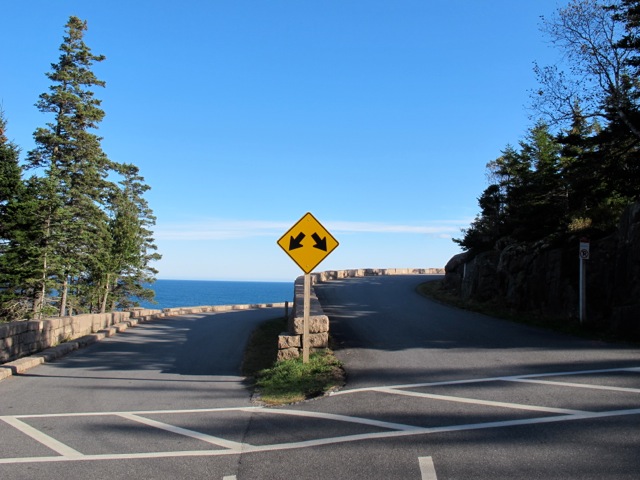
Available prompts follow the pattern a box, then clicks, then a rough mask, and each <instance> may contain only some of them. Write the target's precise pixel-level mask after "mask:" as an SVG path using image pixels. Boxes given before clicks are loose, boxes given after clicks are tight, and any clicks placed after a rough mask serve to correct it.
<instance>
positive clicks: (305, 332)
mask: <svg viewBox="0 0 640 480" xmlns="http://www.w3.org/2000/svg"><path fill="white" fill-rule="evenodd" d="M310 310H311V275H310V274H308V273H305V274H304V319H303V325H302V363H309V312H310Z"/></svg>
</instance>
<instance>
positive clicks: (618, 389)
mask: <svg viewBox="0 0 640 480" xmlns="http://www.w3.org/2000/svg"><path fill="white" fill-rule="evenodd" d="M509 381H510V382H520V383H539V384H542V385H555V386H558V387H572V388H573V387H575V388H589V389H592V390H609V391H612V392H630V393H640V389H638V388H625V387H609V386H606V385H589V384H588V383H571V382H556V381H551V380H535V379H532V378H513V379H511V380H509Z"/></svg>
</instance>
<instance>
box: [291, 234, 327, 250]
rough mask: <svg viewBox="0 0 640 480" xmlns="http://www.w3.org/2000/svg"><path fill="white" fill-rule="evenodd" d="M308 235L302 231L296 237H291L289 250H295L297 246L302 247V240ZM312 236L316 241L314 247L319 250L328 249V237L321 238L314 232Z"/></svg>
mask: <svg viewBox="0 0 640 480" xmlns="http://www.w3.org/2000/svg"><path fill="white" fill-rule="evenodd" d="M305 237H306V235H305V234H304V233H302V232H300V233H299V234H298V236H297V237H296V238H293V235H291V237H289V251H291V250H295V249H296V248H302V247H304V245H302V240H303V239H304V238H305ZM311 238H313V240H314V241H315V242H316V244H315V245H314V246H313V248H317V249H318V250H323V251H325V252H326V251H327V237H324V238H320V235H318V234H317V233H314V234H313V235H311Z"/></svg>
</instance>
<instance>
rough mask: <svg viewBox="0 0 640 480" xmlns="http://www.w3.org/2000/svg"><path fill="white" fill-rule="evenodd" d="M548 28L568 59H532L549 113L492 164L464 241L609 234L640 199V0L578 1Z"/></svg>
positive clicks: (496, 244)
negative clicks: (553, 62)
mask: <svg viewBox="0 0 640 480" xmlns="http://www.w3.org/2000/svg"><path fill="white" fill-rule="evenodd" d="M542 31H543V32H544V34H546V35H547V36H548V38H549V39H550V40H551V42H552V43H553V44H554V45H555V46H556V47H557V48H558V49H559V50H560V52H561V53H562V55H563V58H564V59H565V64H564V65H561V66H552V67H540V66H538V65H536V67H535V69H534V70H535V72H536V74H537V76H538V80H539V84H540V88H539V89H537V90H536V91H535V92H533V107H534V109H535V111H536V112H537V113H538V114H539V115H540V118H541V119H543V120H540V121H538V122H537V123H536V125H535V126H534V127H532V128H531V129H530V130H529V131H528V132H527V134H526V136H525V139H524V140H523V141H522V142H520V144H519V146H518V148H514V147H512V146H507V147H506V148H505V150H504V151H503V152H502V155H501V156H500V157H498V158H497V159H495V160H493V161H491V162H489V163H488V165H487V168H488V171H489V178H490V185H489V186H488V187H487V188H486V189H485V191H484V192H483V194H482V195H481V196H480V197H479V199H478V200H479V205H480V208H481V212H480V213H479V215H478V216H477V218H476V219H475V220H474V222H473V223H472V224H471V226H470V227H469V228H468V229H466V230H465V231H464V235H463V237H462V238H461V239H456V240H455V241H456V242H457V243H458V244H459V245H461V246H462V247H463V248H465V249H467V250H476V251H482V250H488V249H492V248H501V246H504V245H506V244H508V243H511V242H534V243H539V244H541V245H548V244H552V243H554V242H558V241H562V240H564V239H567V238H570V237H572V236H575V235H578V234H587V233H589V234H591V235H604V234H606V233H608V232H610V231H611V230H612V228H613V227H614V225H615V222H616V220H617V218H618V216H619V214H620V212H621V210H622V208H624V206H626V205H627V204H628V203H630V202H633V201H636V200H638V198H640V158H639V156H640V83H639V81H638V73H639V71H640V0H609V1H606V0H603V1H601V0H573V1H571V2H569V3H568V5H567V6H565V7H563V8H560V9H559V10H558V11H557V13H556V15H554V16H553V17H551V18H548V19H543V25H542ZM563 67H564V68H563Z"/></svg>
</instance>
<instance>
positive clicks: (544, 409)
mask: <svg viewBox="0 0 640 480" xmlns="http://www.w3.org/2000/svg"><path fill="white" fill-rule="evenodd" d="M374 391H376V392H383V393H389V394H391V395H405V396H407V397H418V398H430V399H433V400H444V401H446V402H458V403H470V404H473V405H485V406H488V407H502V408H511V409H515V410H530V411H533V412H545V413H558V414H569V415H574V414H577V413H584V412H583V411H582V410H569V409H566V408H553V407H541V406H538V405H523V404H520V403H508V402H495V401H493V400H480V399H476V398H465V397H452V396H449V395H435V394H432V393H422V392H412V391H408V390H398V389H396V388H376V389H375V390H374Z"/></svg>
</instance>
